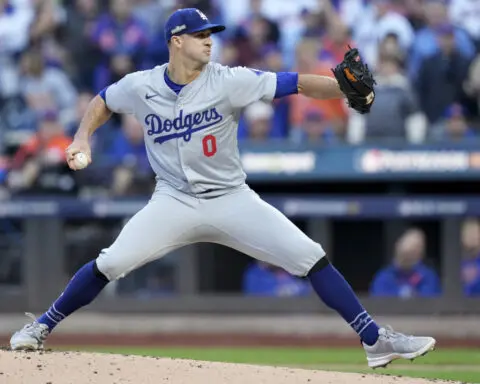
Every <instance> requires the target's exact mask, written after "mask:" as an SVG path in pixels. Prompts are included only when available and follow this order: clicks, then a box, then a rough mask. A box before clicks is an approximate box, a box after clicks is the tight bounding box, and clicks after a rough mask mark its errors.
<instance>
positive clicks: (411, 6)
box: [404, 0, 427, 32]
mask: <svg viewBox="0 0 480 384" xmlns="http://www.w3.org/2000/svg"><path fill="white" fill-rule="evenodd" d="M423 2H424V0H405V2H404V3H405V4H404V5H405V16H406V17H407V20H408V21H409V22H410V24H411V25H412V27H413V29H414V31H415V32H418V31H419V30H420V29H422V28H424V27H425V26H426V22H427V21H426V19H425V7H424V6H423Z"/></svg>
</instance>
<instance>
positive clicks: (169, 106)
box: [105, 63, 276, 195]
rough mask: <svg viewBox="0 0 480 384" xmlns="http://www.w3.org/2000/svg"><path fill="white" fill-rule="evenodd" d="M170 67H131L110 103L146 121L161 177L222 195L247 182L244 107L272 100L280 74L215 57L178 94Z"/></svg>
mask: <svg viewBox="0 0 480 384" xmlns="http://www.w3.org/2000/svg"><path fill="white" fill-rule="evenodd" d="M166 69H167V64H164V65H161V66H158V67H155V68H154V69H152V70H148V71H142V72H136V73H132V74H130V75H127V76H126V77H124V78H123V79H122V80H120V81H119V82H118V83H116V84H114V85H112V86H110V87H109V88H108V89H107V91H106V95H105V96H106V98H105V101H106V103H107V106H108V108H109V109H110V110H112V111H114V112H118V113H130V114H134V115H135V117H136V118H137V120H138V121H140V122H141V123H142V125H143V127H144V130H145V144H146V148H147V153H148V158H149V161H150V164H151V165H152V168H153V170H154V171H155V173H156V175H157V179H158V180H159V181H164V182H166V183H168V184H170V185H172V186H174V187H175V188H177V189H179V190H181V191H183V192H186V193H189V194H201V193H206V194H210V195H212V194H216V195H218V194H221V193H224V192H225V191H228V190H229V189H230V188H232V187H237V186H240V185H242V184H243V183H244V182H245V177H246V175H245V173H244V172H243V170H242V167H241V162H240V156H239V152H238V147H237V128H238V120H239V117H240V110H241V109H242V108H243V107H245V106H247V105H248V104H251V103H252V102H254V101H258V100H266V101H271V100H272V99H273V97H274V95H275V89H276V75H275V74H274V73H269V72H258V71H254V70H251V69H248V68H244V67H236V68H229V67H225V66H222V65H220V64H216V63H210V64H208V65H207V66H206V67H205V69H204V70H203V71H202V73H201V74H200V76H199V77H198V78H197V79H195V80H194V81H193V82H192V83H190V84H188V85H186V86H185V87H184V88H183V89H182V90H181V91H180V93H179V94H178V96H177V94H176V93H175V92H174V91H173V90H172V89H170V87H169V86H168V85H167V84H166V82H165V79H164V73H165V71H166Z"/></svg>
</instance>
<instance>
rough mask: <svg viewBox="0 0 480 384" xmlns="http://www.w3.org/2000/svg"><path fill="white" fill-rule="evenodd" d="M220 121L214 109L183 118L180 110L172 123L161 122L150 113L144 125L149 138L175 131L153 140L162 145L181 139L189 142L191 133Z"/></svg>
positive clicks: (170, 121) (168, 121) (219, 116)
mask: <svg viewBox="0 0 480 384" xmlns="http://www.w3.org/2000/svg"><path fill="white" fill-rule="evenodd" d="M222 119H223V117H222V115H220V114H219V113H218V112H217V110H216V109H215V108H212V109H210V110H205V111H202V112H197V113H195V114H188V115H185V117H184V116H183V109H182V110H180V113H179V115H178V117H176V118H175V119H173V121H172V120H169V119H165V120H164V121H163V122H162V119H161V118H160V116H158V115H155V114H153V113H151V114H149V115H147V116H146V117H145V124H146V125H147V127H150V129H148V130H147V134H148V135H149V136H152V135H159V134H162V133H165V132H167V133H168V132H170V131H172V129H173V130H175V131H177V132H175V133H172V134H168V135H161V136H159V137H157V138H155V140H154V142H155V143H159V144H162V143H164V142H165V141H168V140H172V139H177V138H183V140H185V141H190V139H191V138H192V133H194V132H198V131H201V130H204V129H207V128H208V127H211V126H213V125H215V124H218V123H219V122H221V121H222Z"/></svg>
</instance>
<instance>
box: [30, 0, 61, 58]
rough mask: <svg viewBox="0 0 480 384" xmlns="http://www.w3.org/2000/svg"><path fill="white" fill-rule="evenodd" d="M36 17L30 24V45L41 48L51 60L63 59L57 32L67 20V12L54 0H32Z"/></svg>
mask: <svg viewBox="0 0 480 384" xmlns="http://www.w3.org/2000/svg"><path fill="white" fill-rule="evenodd" d="M31 3H32V4H33V6H34V10H35V18H34V20H33V22H32V25H31V26H30V45H31V46H32V47H35V48H37V49H41V50H42V53H43V55H44V56H45V57H47V58H48V59H49V61H52V62H57V61H61V57H60V56H61V54H60V52H59V49H60V45H59V44H58V41H57V39H56V36H55V33H56V32H57V29H58V28H59V27H60V26H61V24H63V23H64V21H65V12H64V10H63V8H62V7H61V5H60V4H59V2H57V1H54V0H36V1H32V2H31Z"/></svg>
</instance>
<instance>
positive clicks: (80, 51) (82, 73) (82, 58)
mask: <svg viewBox="0 0 480 384" xmlns="http://www.w3.org/2000/svg"><path fill="white" fill-rule="evenodd" d="M98 14H99V9H98V2H97V1H95V0H75V4H74V7H72V8H70V9H68V12H67V23H66V24H65V27H64V42H65V43H64V44H65V46H66V47H68V49H67V50H68V52H67V54H68V56H69V65H70V66H71V67H72V70H71V76H72V77H73V79H74V81H75V85H76V86H77V87H87V88H93V85H94V84H93V75H94V70H95V67H96V66H97V65H98V64H99V62H98V57H99V55H100V52H98V50H97V49H96V47H95V46H94V44H93V42H92V41H91V39H90V36H92V34H93V28H94V27H95V21H96V20H97V18H98Z"/></svg>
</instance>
